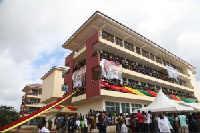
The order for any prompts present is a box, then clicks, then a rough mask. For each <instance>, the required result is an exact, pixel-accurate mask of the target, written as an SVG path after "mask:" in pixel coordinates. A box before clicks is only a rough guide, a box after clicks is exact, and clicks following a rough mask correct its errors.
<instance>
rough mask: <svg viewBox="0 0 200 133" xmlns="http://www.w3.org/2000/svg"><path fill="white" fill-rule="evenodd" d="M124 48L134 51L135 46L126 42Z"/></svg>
mask: <svg viewBox="0 0 200 133" xmlns="http://www.w3.org/2000/svg"><path fill="white" fill-rule="evenodd" d="M124 47H125V48H126V49H128V50H130V51H134V48H133V45H132V44H130V43H128V42H126V41H125V42H124Z"/></svg>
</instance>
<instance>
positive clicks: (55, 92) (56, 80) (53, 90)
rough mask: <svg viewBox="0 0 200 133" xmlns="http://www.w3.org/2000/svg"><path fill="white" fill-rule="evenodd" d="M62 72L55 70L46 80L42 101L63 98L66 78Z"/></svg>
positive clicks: (43, 86)
mask: <svg viewBox="0 0 200 133" xmlns="http://www.w3.org/2000/svg"><path fill="white" fill-rule="evenodd" d="M62 72H63V71H62V70H58V69H54V70H53V71H52V72H51V73H50V74H49V75H48V76H47V77H46V78H45V79H44V80H43V84H42V99H41V101H45V100H47V99H49V98H52V97H62V96H63V94H64V91H61V87H62V85H63V84H64V78H62Z"/></svg>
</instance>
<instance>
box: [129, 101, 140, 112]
mask: <svg viewBox="0 0 200 133" xmlns="http://www.w3.org/2000/svg"><path fill="white" fill-rule="evenodd" d="M131 107H132V112H133V111H134V110H136V109H140V108H142V104H134V103H132V104H131Z"/></svg>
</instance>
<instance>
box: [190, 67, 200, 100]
mask: <svg viewBox="0 0 200 133" xmlns="http://www.w3.org/2000/svg"><path fill="white" fill-rule="evenodd" d="M188 74H189V75H190V78H191V80H190V82H191V85H192V87H193V88H194V95H195V96H196V97H197V98H198V101H200V89H198V86H197V81H196V78H195V75H194V74H193V73H192V71H190V70H188Z"/></svg>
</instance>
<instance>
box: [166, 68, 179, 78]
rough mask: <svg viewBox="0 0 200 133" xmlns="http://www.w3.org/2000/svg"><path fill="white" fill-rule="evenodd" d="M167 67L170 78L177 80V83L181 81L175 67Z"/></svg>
mask: <svg viewBox="0 0 200 133" xmlns="http://www.w3.org/2000/svg"><path fill="white" fill-rule="evenodd" d="M166 67H167V73H168V76H169V77H170V78H174V79H176V81H179V75H178V71H177V70H176V69H174V68H173V67H170V66H168V65H166Z"/></svg>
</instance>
